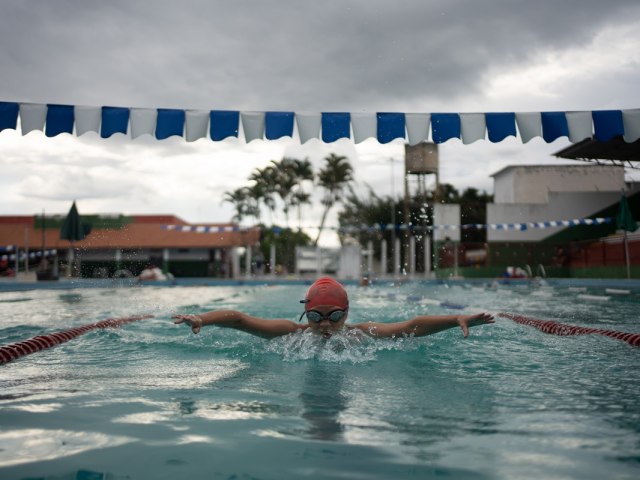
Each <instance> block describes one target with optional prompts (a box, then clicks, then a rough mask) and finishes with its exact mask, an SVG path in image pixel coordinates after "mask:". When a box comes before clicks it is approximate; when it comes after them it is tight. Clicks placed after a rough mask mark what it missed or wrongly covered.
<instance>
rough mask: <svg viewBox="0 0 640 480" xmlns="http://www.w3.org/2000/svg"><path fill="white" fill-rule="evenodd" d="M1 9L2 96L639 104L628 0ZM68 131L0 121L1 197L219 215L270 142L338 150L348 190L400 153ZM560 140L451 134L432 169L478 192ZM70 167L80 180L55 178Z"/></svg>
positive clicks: (351, 106)
mask: <svg viewBox="0 0 640 480" xmlns="http://www.w3.org/2000/svg"><path fill="white" fill-rule="evenodd" d="M0 12H1V15H0V42H1V44H2V45H3V48H2V49H1V50H0V65H1V66H2V72H3V75H2V81H1V82H0V100H9V101H32V102H40V103H66V104H76V105H81V104H86V105H118V106H126V107H151V108H153V107H173V108H198V109H217V108H220V109H238V110H294V111H303V110H308V111H339V110H342V111H354V112H357V111H368V112H375V111H414V112H415V111H418V112H420V111H422V112H431V111H454V112H455V111H460V112H462V111H500V110H512V111H513V110H516V111H518V110H569V109H586V110H589V109H599V108H634V107H638V106H640V90H638V88H637V85H638V83H639V82H640V73H639V72H640V68H638V67H639V66H640V65H639V64H640V54H638V53H637V52H639V51H640V40H638V36H637V33H636V32H637V29H638V28H640V3H638V2H637V0H612V1H609V2H603V1H602V0H563V1H556V0H554V1H551V0H544V1H530V0H487V1H478V0H435V1H434V0H432V1H425V0H405V1H402V0H399V1H397V2H389V1H387V0H384V1H383V0H327V1H322V2H302V1H299V0H278V1H272V2H265V1H262V0H244V1H243V0H237V1H211V0H197V1H193V0H191V1H189V0H185V1H182V2H175V1H168V0H146V1H140V0H138V1H125V0H115V1H109V2H104V1H97V0H87V1H83V2H77V1H75V0H57V1H55V2H51V1H48V0H30V1H23V2H16V1H13V0H0ZM16 135H19V134H16ZM74 142H75V143H69V142H66V141H65V140H64V139H44V138H42V134H37V133H33V134H29V135H28V136H27V137H26V138H18V139H16V138H15V135H13V134H12V133H9V132H2V133H0V149H1V152H2V156H0V164H1V165H2V166H3V176H2V178H1V179H0V186H2V187H3V188H2V191H3V197H2V201H1V202H0V205H1V206H0V208H1V209H2V211H3V212H5V213H7V214H11V213H33V212H37V211H40V210H41V208H42V207H43V206H46V208H47V211H51V210H52V209H59V210H60V212H61V213H62V212H63V211H65V210H66V209H67V208H68V205H67V201H68V200H72V199H73V198H80V197H79V196H78V195H81V196H82V197H83V198H84V199H85V202H84V203H83V211H87V212H89V211H92V210H93V211H95V212H100V211H106V212H114V211H123V212H129V213H136V212H140V213H144V212H148V213H152V212H160V213H176V214H178V215H181V216H183V217H184V218H185V219H187V220H190V221H207V220H208V221H227V220H228V218H229V216H230V212H231V209H230V207H229V206H228V205H226V204H225V205H222V206H221V205H220V200H221V198H222V193H223V191H224V190H229V189H233V188H237V187H238V186H241V185H243V184H244V183H245V181H246V177H247V175H248V174H249V173H250V171H251V170H252V169H253V168H255V167H257V166H263V165H265V164H266V163H268V162H269V161H270V160H272V159H277V158H279V157H278V156H279V155H280V156H281V155H283V154H285V153H286V154H287V155H288V154H292V155H295V156H298V157H300V158H304V157H309V158H311V159H312V160H313V161H314V164H316V165H318V164H319V163H320V162H321V161H322V157H324V156H325V155H327V154H328V153H329V152H331V151H335V152H337V153H339V154H346V155H349V156H350V157H351V158H352V161H353V163H354V165H355V166H356V170H357V171H356V179H357V180H358V182H359V185H360V186H359V188H364V185H365V184H369V185H371V186H372V187H373V188H374V189H375V190H376V191H377V192H379V193H380V194H381V195H387V194H390V193H391V188H390V181H389V176H388V172H389V170H388V166H389V164H388V161H389V160H388V159H389V157H390V156H396V155H398V156H401V155H402V153H401V152H402V148H401V146H400V147H398V148H395V147H393V146H377V147H376V146H373V147H366V146H365V147H363V146H353V144H349V143H348V142H347V145H343V144H340V142H338V144H334V145H329V146H327V145H323V144H320V143H314V142H311V143H309V144H306V145H303V146H299V145H291V144H286V142H285V143H284V144H276V145H274V143H276V142H270V143H269V144H268V143H266V142H265V143H263V142H252V143H251V144H249V145H245V144H244V143H243V142H242V141H237V142H234V141H231V142H221V143H213V142H210V141H198V142H195V143H194V144H187V143H186V142H184V141H183V140H181V139H171V140H167V141H162V142H157V141H155V140H154V139H152V138H144V137H143V138H138V139H135V140H130V139H125V138H118V137H113V138H111V139H109V140H103V139H99V138H97V136H96V135H93V134H90V135H85V136H83V137H80V138H76V139H74ZM564 145H566V141H565V140H559V141H557V142H554V144H552V145H547V144H545V143H544V142H543V141H541V140H540V141H538V140H534V141H532V142H530V143H529V144H526V145H522V144H520V143H519V141H515V142H503V143H502V144H496V145H493V144H490V143H488V142H487V141H480V142H476V143H474V144H473V145H466V146H465V145H461V144H460V142H459V141H456V140H454V141H450V142H447V143H446V144H444V145H442V146H441V181H443V182H447V183H452V184H454V185H455V186H456V187H458V188H461V189H462V188H466V187H467V186H476V187H478V188H481V189H487V190H488V189H490V188H491V184H492V180H491V179H490V177H489V176H488V175H489V174H490V173H493V172H494V171H496V170H497V169H499V168H502V167H503V166H505V165H506V164H509V163H516V164H522V163H542V162H548V161H553V160H552V159H551V158H550V157H549V155H550V154H552V153H553V152H555V151H557V150H559V149H560V148H562V146H564ZM400 171H401V168H400V167H398V170H397V173H398V178H397V179H396V181H397V189H396V193H399V190H400V175H399V174H400ZM78 172H80V173H81V174H82V175H85V176H86V178H85V181H84V185H85V187H82V188H72V187H69V188H65V187H64V182H63V181H61V180H59V179H58V177H57V176H59V175H63V174H66V173H75V174H77V173H78ZM39 179H40V180H39ZM41 179H47V180H48V181H47V180H41ZM34 186H35V187H37V188H35V187H34ZM44 202H49V203H47V204H46V205H43V203H44ZM316 213H317V212H315V213H313V214H312V215H311V216H313V215H315V214H316ZM310 222H311V223H313V220H312V219H311V218H308V219H307V223H310Z"/></svg>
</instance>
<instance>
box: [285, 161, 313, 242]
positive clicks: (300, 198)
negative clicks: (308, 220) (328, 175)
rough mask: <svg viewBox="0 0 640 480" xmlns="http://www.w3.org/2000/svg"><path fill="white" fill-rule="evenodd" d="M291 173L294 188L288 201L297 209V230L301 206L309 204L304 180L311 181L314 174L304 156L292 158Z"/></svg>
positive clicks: (300, 218)
mask: <svg viewBox="0 0 640 480" xmlns="http://www.w3.org/2000/svg"><path fill="white" fill-rule="evenodd" d="M291 173H292V175H293V177H294V179H295V181H296V189H295V191H292V192H291V195H290V199H289V202H290V206H291V207H295V208H296V209H297V210H298V230H300V229H301V223H302V206H303V205H305V204H307V205H308V204H311V194H309V193H307V192H305V191H304V182H305V181H310V182H313V179H314V178H315V175H314V174H313V167H312V166H311V162H310V161H309V160H308V159H306V158H305V159H304V160H298V159H294V160H293V162H292V164H291Z"/></svg>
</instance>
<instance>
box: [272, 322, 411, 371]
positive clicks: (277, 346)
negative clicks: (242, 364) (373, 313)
mask: <svg viewBox="0 0 640 480" xmlns="http://www.w3.org/2000/svg"><path fill="white" fill-rule="evenodd" d="M416 348H418V342H417V341H416V340H415V339H414V338H413V337H402V338H396V339H379V338H373V337H370V336H368V335H366V334H364V333H362V332H361V331H359V330H348V329H345V330H343V331H341V332H338V333H336V334H334V335H332V336H331V338H323V337H322V336H320V335H318V334H316V333H313V332H311V331H310V330H306V331H303V332H299V333H295V334H291V335H287V336H285V337H280V338H276V339H274V340H272V341H270V342H267V343H266V344H264V351H266V352H269V353H274V354H277V355H279V356H281V357H282V359H283V360H284V361H286V362H298V361H303V360H312V359H315V360H320V361H322V362H331V363H352V364H359V363H367V362H373V361H375V360H377V359H378V354H379V353H380V352H382V351H389V350H398V351H413V350H415V349H416Z"/></svg>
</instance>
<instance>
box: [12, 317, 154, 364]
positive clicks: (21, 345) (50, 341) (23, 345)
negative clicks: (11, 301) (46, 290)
mask: <svg viewBox="0 0 640 480" xmlns="http://www.w3.org/2000/svg"><path fill="white" fill-rule="evenodd" d="M145 318H153V315H135V316H131V317H122V318H108V319H106V320H101V321H99V322H96V323H90V324H88V325H83V326H82V327H77V328H72V329H70V330H63V331H61V332H56V333H51V334H48V335H38V336H36V337H33V338H30V339H28V340H24V341H22V342H18V343H12V344H10V345H4V346H0V365H1V364H3V363H8V362H10V361H12V360H16V359H17V358H20V357H24V356H25V355H29V354H31V353H35V352H39V351H40V350H45V349H47V348H51V347H55V346H56V345H60V344H61V343H65V342H68V341H69V340H71V339H73V338H75V337H77V336H79V335H82V334H84V333H87V332H90V331H91V330H96V329H98V328H115V327H119V326H121V325H124V324H126V323H131V322H137V321H138V320H143V319H145Z"/></svg>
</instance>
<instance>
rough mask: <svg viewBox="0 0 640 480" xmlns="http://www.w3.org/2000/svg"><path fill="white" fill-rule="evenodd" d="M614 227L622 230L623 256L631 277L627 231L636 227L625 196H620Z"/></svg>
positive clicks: (628, 276)
mask: <svg viewBox="0 0 640 480" xmlns="http://www.w3.org/2000/svg"><path fill="white" fill-rule="evenodd" d="M616 227H617V228H618V230H623V232H624V258H625V262H626V265H627V278H631V259H630V258H629V241H628V239H627V232H635V231H636V229H637V228H638V225H637V224H636V221H635V220H634V219H633V215H632V214H631V209H630V208H629V202H628V201H627V197H625V196H624V195H622V197H621V198H620V208H619V209H618V214H617V215H616Z"/></svg>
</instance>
